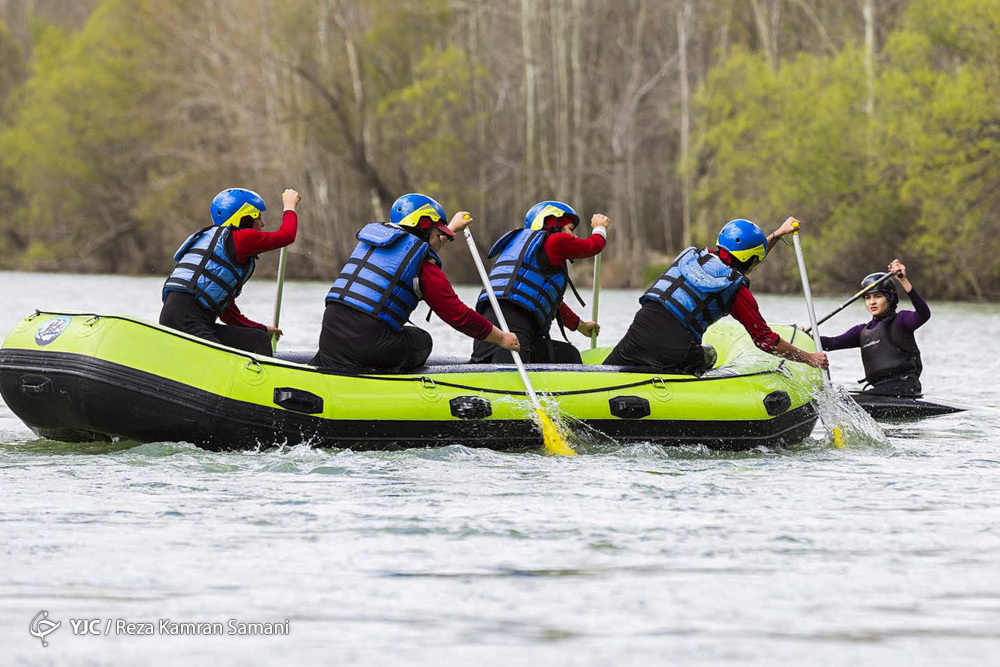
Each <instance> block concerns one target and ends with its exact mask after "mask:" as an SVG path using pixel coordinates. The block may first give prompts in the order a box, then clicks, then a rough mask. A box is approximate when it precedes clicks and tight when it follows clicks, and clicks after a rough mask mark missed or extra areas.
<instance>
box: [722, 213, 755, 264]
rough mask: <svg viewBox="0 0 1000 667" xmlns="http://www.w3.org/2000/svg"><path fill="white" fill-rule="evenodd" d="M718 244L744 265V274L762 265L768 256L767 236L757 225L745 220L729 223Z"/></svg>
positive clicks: (739, 219) (723, 230)
mask: <svg viewBox="0 0 1000 667" xmlns="http://www.w3.org/2000/svg"><path fill="white" fill-rule="evenodd" d="M716 244H717V245H718V246H719V247H720V248H725V249H726V251H727V252H728V253H729V254H730V255H732V256H733V257H734V258H735V259H736V261H738V262H739V263H740V264H742V265H743V267H744V269H743V272H744V273H746V272H747V271H749V270H750V269H752V268H753V267H755V266H757V265H758V264H760V262H761V261H763V259H764V256H765V255H767V236H766V235H765V234H764V232H763V231H761V228H760V227H758V226H757V224H756V223H754V222H751V221H749V220H744V219H743V218H738V219H736V220H730V221H729V222H727V223H726V226H725V227H723V228H722V231H720V232H719V239H718V241H716Z"/></svg>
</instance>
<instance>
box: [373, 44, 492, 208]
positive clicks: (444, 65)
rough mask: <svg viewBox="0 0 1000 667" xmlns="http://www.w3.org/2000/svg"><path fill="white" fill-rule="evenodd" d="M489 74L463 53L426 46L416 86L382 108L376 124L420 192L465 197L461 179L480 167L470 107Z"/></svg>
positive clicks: (446, 198)
mask: <svg viewBox="0 0 1000 667" xmlns="http://www.w3.org/2000/svg"><path fill="white" fill-rule="evenodd" d="M485 76H486V72H485V70H483V69H482V68H476V67H474V66H473V65H472V64H471V63H470V62H469V60H468V57H467V55H466V53H465V52H464V51H463V50H462V49H459V48H456V47H451V48H448V49H445V50H443V51H434V50H433V49H431V48H430V47H427V48H426V49H425V50H424V57H423V58H422V59H421V60H420V62H419V63H418V64H417V65H416V67H415V68H414V74H413V81H412V83H410V85H408V86H406V87H404V88H401V89H400V90H398V91H396V92H394V93H393V94H391V95H388V96H386V97H385V98H384V99H383V100H382V102H381V103H380V104H379V108H378V115H377V117H378V123H379V125H380V126H381V127H383V128H385V130H384V131H385V132H386V133H387V134H388V136H387V139H388V140H389V144H390V145H392V146H393V147H394V148H395V149H396V151H397V155H396V159H397V160H398V161H399V162H401V163H402V164H404V165H406V169H407V171H408V173H409V174H410V175H411V181H412V183H413V185H414V187H415V188H416V189H419V190H426V191H427V192H432V193H435V194H434V196H435V197H437V198H440V199H442V200H444V201H458V200H461V199H464V197H463V191H464V187H463V185H462V183H463V180H464V179H463V175H464V174H466V173H469V171H470V170H474V169H475V168H476V152H475V150H473V149H472V148H473V147H474V146H475V145H476V143H477V142H476V131H477V125H478V123H479V121H480V120H481V117H480V116H478V115H476V114H473V113H469V111H468V109H469V108H470V107H472V108H475V106H476V105H475V104H473V100H474V97H475V95H476V94H477V93H476V91H477V90H480V89H481V88H480V87H479V86H477V85H476V84H477V80H479V79H483V78H484V77H485Z"/></svg>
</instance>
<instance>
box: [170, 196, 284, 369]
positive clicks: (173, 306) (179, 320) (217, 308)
mask: <svg viewBox="0 0 1000 667" xmlns="http://www.w3.org/2000/svg"><path fill="white" fill-rule="evenodd" d="M301 199H302V198H301V197H300V196H299V193H298V192H296V191H295V190H292V189H287V190H285V191H284V192H283V193H282V194H281V203H282V205H283V206H284V213H282V216H281V227H280V228H279V229H278V230H277V231H273V232H265V231H263V230H264V218H263V216H262V215H261V214H262V213H263V212H264V211H266V210H267V206H266V205H265V204H264V199H263V198H262V197H261V196H260V195H259V194H257V193H256V192H254V191H253V190H246V189H244V188H228V189H226V190H223V191H222V192H220V193H219V194H217V195H216V196H215V199H213V200H212V209H211V214H212V224H211V225H209V226H208V227H205V228H203V229H199V230H198V231H197V232H195V233H194V234H192V235H191V236H189V237H188V239H187V240H186V241H184V243H182V244H181V247H180V248H178V249H177V252H176V253H174V260H175V261H176V262H177V265H176V266H175V267H174V270H173V272H171V274H170V276H169V277H168V278H167V281H166V282H165V283H164V284H163V296H162V298H163V308H162V310H161V311H160V324H162V325H164V326H168V327H171V328H173V329H178V330H180V331H184V332H186V333H189V334H191V335H193V336H198V337H199V338H204V339H205V340H210V341H214V342H216V343H222V344H223V345H228V346H229V347H235V348H238V349H241V350H246V351H248V352H254V353H256V354H263V355H268V356H270V355H271V352H272V350H271V338H270V335H271V334H275V335H277V336H279V337H280V336H281V333H282V332H281V329H278V328H275V327H272V326H268V325H266V324H261V323H259V322H254V321H253V320H251V319H250V318H248V317H247V316H245V315H244V314H243V313H241V312H240V309H239V308H238V307H237V306H236V297H238V296H239V295H240V292H241V291H242V289H243V285H245V284H246V282H247V281H248V280H250V276H251V275H252V274H253V270H254V266H255V263H256V260H257V256H258V255H259V254H260V253H262V252H267V251H268V250H276V249H278V248H282V247H284V246H287V245H289V244H291V243H292V242H294V241H295V235H296V233H297V232H298V228H299V218H298V215H296V213H295V206H296V205H297V204H298V203H299V201H301ZM216 319H220V320H222V322H223V323H224V324H219V323H218V322H216Z"/></svg>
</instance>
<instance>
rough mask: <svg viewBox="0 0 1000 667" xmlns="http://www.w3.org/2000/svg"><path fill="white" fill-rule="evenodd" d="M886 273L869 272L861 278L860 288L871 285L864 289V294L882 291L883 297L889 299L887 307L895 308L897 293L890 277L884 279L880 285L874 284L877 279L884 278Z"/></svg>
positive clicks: (897, 301) (897, 298) (897, 300)
mask: <svg viewBox="0 0 1000 667" xmlns="http://www.w3.org/2000/svg"><path fill="white" fill-rule="evenodd" d="M885 276H886V274H885V273H884V272H882V273H869V274H868V275H867V276H865V277H864V278H863V279H862V280H861V289H865V288H866V287H871V289H865V296H867V295H869V294H878V293H880V292H881V293H882V294H884V295H885V298H886V299H888V301H889V307H890V308H895V307H896V304H897V303H899V294H898V293H897V292H896V286H895V285H893V284H892V278H890V279H889V280H886V281H885V282H884V283H882V284H881V285H878V286H876V284H877V283H878V281H880V280H882V279H883V278H885Z"/></svg>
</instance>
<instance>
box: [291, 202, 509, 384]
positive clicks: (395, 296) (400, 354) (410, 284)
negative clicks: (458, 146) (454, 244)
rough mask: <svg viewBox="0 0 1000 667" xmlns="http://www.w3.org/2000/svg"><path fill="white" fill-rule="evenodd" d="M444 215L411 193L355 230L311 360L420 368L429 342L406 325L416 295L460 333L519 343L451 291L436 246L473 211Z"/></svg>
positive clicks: (399, 369) (367, 366)
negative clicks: (385, 218)
mask: <svg viewBox="0 0 1000 667" xmlns="http://www.w3.org/2000/svg"><path fill="white" fill-rule="evenodd" d="M446 219H447V217H446V215H445V211H444V208H443V207H442V206H441V204H439V203H437V202H436V201H434V200H433V199H431V198H430V197H428V196H427V195H423V194H417V193H411V194H406V195H403V196H402V197H400V198H399V199H397V200H396V201H395V203H393V205H392V211H391V212H390V214H389V222H373V223H371V224H368V225H365V226H364V227H363V228H362V229H361V231H359V232H358V245H357V246H356V247H355V248H354V252H352V253H351V256H350V258H349V259H348V260H347V263H346V264H345V265H344V268H343V269H341V271H340V274H339V275H338V276H337V278H336V279H335V280H334V281H333V285H332V286H331V287H330V292H329V293H328V294H327V295H326V310H325V312H324V314H323V328H322V330H321V332H320V337H319V352H318V353H317V354H316V356H315V357H314V358H313V360H312V362H311V363H312V364H313V365H315V366H325V367H333V368H346V369H373V370H376V371H384V372H390V373H395V372H406V371H409V370H413V369H414V368H418V367H420V366H422V365H423V364H424V362H426V361H427V357H428V356H429V355H430V353H431V348H432V347H433V341H432V340H431V336H430V334H429V333H427V332H426V331H424V330H423V329H420V328H418V327H415V326H412V325H407V324H406V322H407V320H409V318H410V314H411V313H412V312H413V310H414V309H415V308H416V307H417V304H418V303H419V302H420V301H421V300H423V301H426V302H427V305H428V306H430V308H431V310H432V311H434V313H435V314H437V315H438V317H440V318H441V319H442V320H444V321H445V323H447V324H448V325H450V326H451V327H453V328H454V329H456V330H458V331H459V332H461V333H463V334H465V335H466V336H469V337H471V338H475V339H477V340H486V341H489V342H491V343H495V344H497V345H499V346H500V347H502V348H504V349H506V350H518V349H519V343H518V341H517V337H516V336H515V335H514V334H511V333H504V332H503V331H501V330H500V329H499V328H497V327H495V326H493V325H492V324H490V323H489V322H488V321H486V319H485V318H483V316H482V315H480V314H479V313H477V312H475V311H474V310H472V309H471V308H469V307H468V306H466V305H465V304H464V303H462V301H461V299H459V298H458V295H456V294H455V290H454V289H453V288H452V286H451V283H450V282H449V281H448V277H447V276H446V275H445V274H444V271H443V270H442V262H441V258H440V257H439V256H438V252H440V251H441V248H442V247H444V245H445V244H446V243H448V242H449V241H452V240H453V239H454V237H455V232H458V231H461V230H463V229H465V227H467V226H468V225H469V224H470V223H471V222H472V216H470V215H469V213H468V212H466V211H459V212H458V213H456V214H455V216H454V217H453V218H452V220H451V223H450V224H448V223H446V222H445V220H446Z"/></svg>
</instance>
